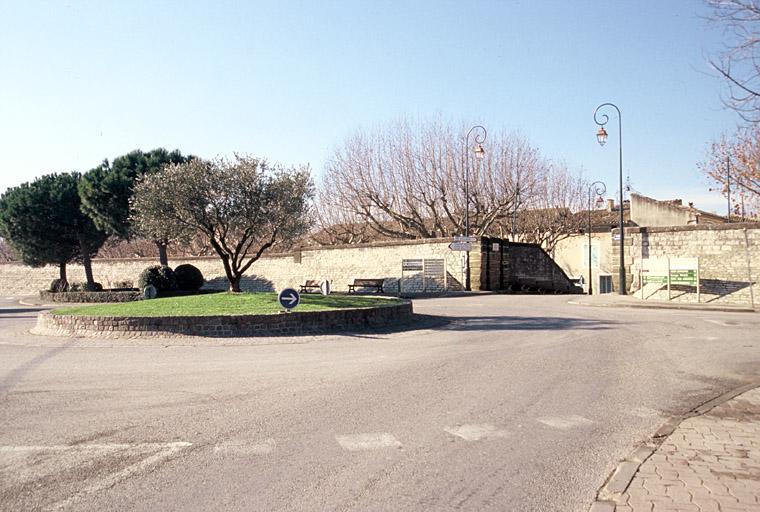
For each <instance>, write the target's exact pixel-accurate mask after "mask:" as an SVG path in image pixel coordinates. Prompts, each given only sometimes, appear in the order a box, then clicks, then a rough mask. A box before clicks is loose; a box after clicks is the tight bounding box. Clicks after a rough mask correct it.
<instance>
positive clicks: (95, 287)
mask: <svg viewBox="0 0 760 512" xmlns="http://www.w3.org/2000/svg"><path fill="white" fill-rule="evenodd" d="M82 290H84V291H86V292H102V291H103V285H102V284H100V283H98V282H94V283H92V285H88V284H87V283H82Z"/></svg>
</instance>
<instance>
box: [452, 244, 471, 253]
mask: <svg viewBox="0 0 760 512" xmlns="http://www.w3.org/2000/svg"><path fill="white" fill-rule="evenodd" d="M449 249H451V250H452V251H471V250H472V244H471V243H470V242H451V243H450V244H449Z"/></svg>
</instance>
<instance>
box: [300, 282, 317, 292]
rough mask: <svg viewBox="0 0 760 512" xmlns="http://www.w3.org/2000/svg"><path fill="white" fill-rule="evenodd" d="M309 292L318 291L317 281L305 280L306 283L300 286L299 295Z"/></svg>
mask: <svg viewBox="0 0 760 512" xmlns="http://www.w3.org/2000/svg"><path fill="white" fill-rule="evenodd" d="M309 290H319V281H315V280H313V279H307V280H306V282H305V283H304V284H302V285H301V293H308V292H309Z"/></svg>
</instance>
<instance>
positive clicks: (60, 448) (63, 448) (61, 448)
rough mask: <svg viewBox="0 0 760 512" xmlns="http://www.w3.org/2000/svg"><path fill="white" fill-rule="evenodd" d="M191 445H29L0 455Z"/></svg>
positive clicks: (7, 449) (4, 448)
mask: <svg viewBox="0 0 760 512" xmlns="http://www.w3.org/2000/svg"><path fill="white" fill-rule="evenodd" d="M192 445H193V443H186V442H182V441H178V442H174V443H108V444H59V445H51V446H45V445H31V446H0V453H3V452H5V453H8V452H10V453H23V452H73V451H76V452H83V451H108V450H128V449H130V448H133V449H134V448H136V449H151V448H153V449H159V450H162V449H167V448H171V449H176V448H187V447H188V446H192Z"/></svg>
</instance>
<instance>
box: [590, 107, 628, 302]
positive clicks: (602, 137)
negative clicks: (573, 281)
mask: <svg viewBox="0 0 760 512" xmlns="http://www.w3.org/2000/svg"><path fill="white" fill-rule="evenodd" d="M604 107H612V108H614V109H615V111H617V115H618V142H619V165H620V280H619V282H620V292H619V293H620V295H625V294H626V292H625V243H624V242H623V238H624V237H625V225H624V220H623V121H622V119H621V115H620V109H619V108H618V107H617V105H615V104H614V103H602V104H601V105H599V106H598V107H596V110H594V122H595V123H596V124H597V125H599V131H597V132H596V140H597V141H598V142H599V145H600V146H604V144H605V143H606V142H607V130H605V129H604V125H605V124H607V121H609V120H610V118H609V116H608V115H607V114H602V115H601V116H598V114H599V110H600V109H602V108H604Z"/></svg>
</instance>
